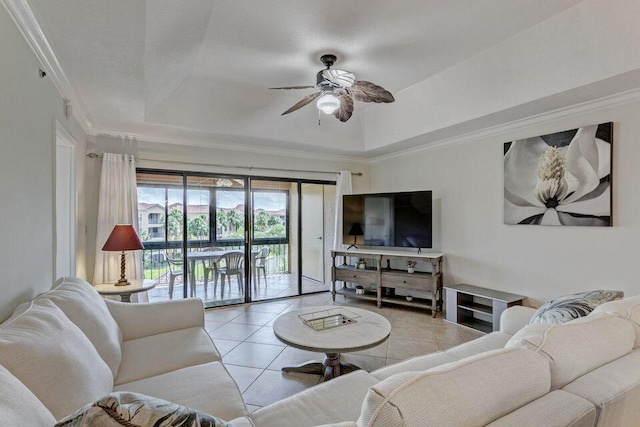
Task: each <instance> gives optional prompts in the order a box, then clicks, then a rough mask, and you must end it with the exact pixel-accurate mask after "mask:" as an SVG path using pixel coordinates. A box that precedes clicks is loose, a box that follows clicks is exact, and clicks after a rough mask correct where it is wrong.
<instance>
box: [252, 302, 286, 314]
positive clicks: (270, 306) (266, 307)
mask: <svg viewBox="0 0 640 427" xmlns="http://www.w3.org/2000/svg"><path fill="white" fill-rule="evenodd" d="M291 304H292V303H291V302H263V303H259V304H253V305H251V306H250V307H247V311H248V312H253V311H257V312H261V313H275V314H279V313H282V312H283V311H284V310H285V309H287V308H289V306H290V305H291Z"/></svg>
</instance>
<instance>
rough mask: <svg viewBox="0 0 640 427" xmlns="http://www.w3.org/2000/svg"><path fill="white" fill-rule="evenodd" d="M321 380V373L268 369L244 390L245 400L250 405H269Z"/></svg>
mask: <svg viewBox="0 0 640 427" xmlns="http://www.w3.org/2000/svg"><path fill="white" fill-rule="evenodd" d="M319 380H320V376H319V375H309V374H297V373H286V372H279V371H270V370H266V371H264V372H263V373H262V375H260V376H259V377H258V379H257V380H255V381H254V382H253V384H251V386H249V388H248V389H247V391H245V392H244V394H243V397H244V401H245V402H246V403H247V404H249V405H257V406H267V405H269V404H271V403H273V402H277V401H278V400H282V399H285V398H287V397H289V396H291V395H294V394H296V393H298V392H300V391H302V390H304V389H306V388H308V387H311V386H312V385H316V384H317V383H318V381H319Z"/></svg>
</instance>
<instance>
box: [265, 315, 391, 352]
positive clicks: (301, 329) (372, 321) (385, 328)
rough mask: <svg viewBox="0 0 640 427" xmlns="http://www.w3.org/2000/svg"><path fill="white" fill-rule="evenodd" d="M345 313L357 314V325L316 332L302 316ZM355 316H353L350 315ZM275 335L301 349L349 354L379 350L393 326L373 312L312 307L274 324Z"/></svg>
mask: <svg viewBox="0 0 640 427" xmlns="http://www.w3.org/2000/svg"><path fill="white" fill-rule="evenodd" d="M336 309H340V310H342V311H343V312H344V313H345V314H347V315H350V314H353V315H355V316H354V317H356V318H355V320H356V322H355V323H352V324H348V325H344V326H339V327H336V328H331V329H325V330H322V331H315V330H313V329H312V328H310V327H309V326H307V325H305V323H304V322H303V321H302V320H301V319H300V318H299V317H298V316H300V315H304V314H309V313H315V312H319V311H325V310H326V311H332V312H333V311H335V310H336ZM350 317H351V316H350ZM273 332H274V334H275V335H276V337H277V338H278V339H279V340H280V341H282V342H283V343H285V344H287V345H290V346H291V347H295V348H299V349H301V350H308V351H317V352H322V353H347V352H352V351H360V350H365V349H367V348H371V347H375V346H377V345H379V344H381V343H383V342H384V341H386V339H387V338H389V334H390V333H391V324H390V323H389V321H388V320H387V319H385V318H384V317H383V316H381V315H379V314H377V313H374V312H372V311H369V310H363V309H360V308H353V307H344V306H332V305H329V306H312V307H305V308H302V309H299V310H292V311H289V312H286V313H284V314H282V315H280V316H279V317H278V318H277V319H276V320H275V321H274V322H273Z"/></svg>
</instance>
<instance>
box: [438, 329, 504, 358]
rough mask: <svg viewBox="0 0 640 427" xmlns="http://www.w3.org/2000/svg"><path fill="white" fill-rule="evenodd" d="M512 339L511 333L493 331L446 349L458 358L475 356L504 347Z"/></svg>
mask: <svg viewBox="0 0 640 427" xmlns="http://www.w3.org/2000/svg"><path fill="white" fill-rule="evenodd" d="M510 339H511V335H509V334H505V333H504V332H491V333H490V334H487V335H484V336H481V337H480V338H476V339H475V340H472V341H469V342H466V343H464V344H460V345H457V346H455V347H452V348H450V349H448V350H446V351H445V353H447V354H448V355H450V356H453V357H455V358H456V359H458V360H461V359H464V358H465V357H469V356H474V355H476V354H480V353H483V352H485V351H491V350H497V349H499V348H504V346H505V345H506V344H507V342H508V341H509V340H510Z"/></svg>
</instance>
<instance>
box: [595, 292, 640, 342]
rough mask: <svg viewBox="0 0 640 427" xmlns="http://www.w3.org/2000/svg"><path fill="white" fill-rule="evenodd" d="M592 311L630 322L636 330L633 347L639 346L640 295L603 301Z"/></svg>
mask: <svg viewBox="0 0 640 427" xmlns="http://www.w3.org/2000/svg"><path fill="white" fill-rule="evenodd" d="M593 312H594V313H609V314H613V315H616V316H620V317H622V318H623V319H626V320H628V321H630V322H632V323H631V324H632V325H633V327H634V329H635V331H636V342H635V344H634V346H633V348H639V347H640V295H637V296H634V297H629V298H625V299H621V300H617V301H611V302H607V303H604V304H602V305H600V306H598V307H596V309H595V310H593Z"/></svg>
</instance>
